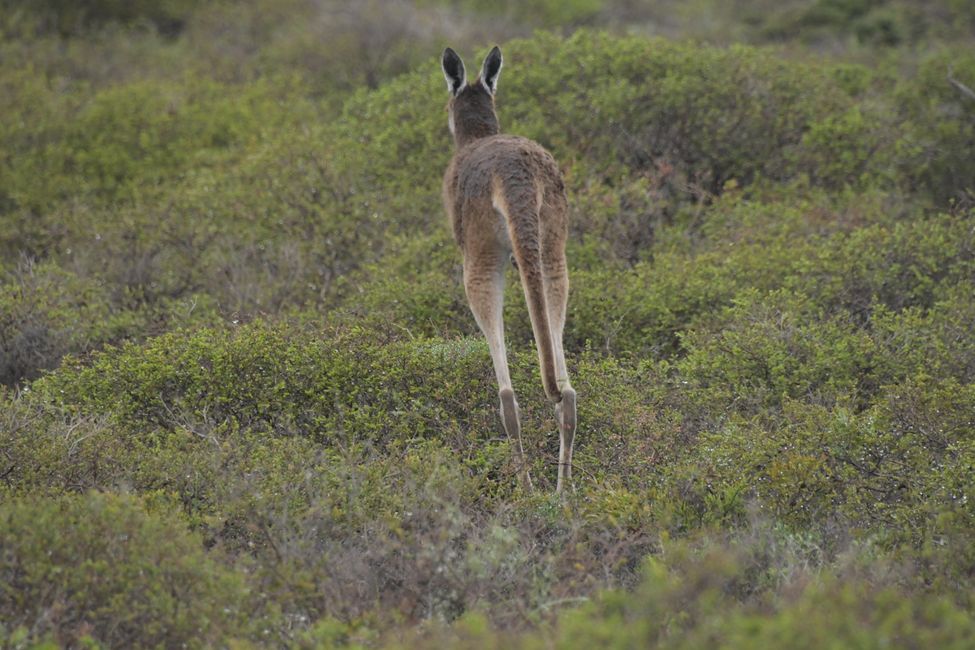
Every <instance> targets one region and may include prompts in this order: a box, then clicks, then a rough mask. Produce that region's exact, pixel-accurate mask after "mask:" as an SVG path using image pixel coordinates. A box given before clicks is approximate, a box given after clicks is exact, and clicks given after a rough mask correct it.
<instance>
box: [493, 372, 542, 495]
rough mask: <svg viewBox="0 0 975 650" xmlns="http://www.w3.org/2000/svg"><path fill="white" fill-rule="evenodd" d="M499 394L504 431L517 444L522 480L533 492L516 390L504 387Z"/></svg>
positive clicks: (516, 450)
mask: <svg viewBox="0 0 975 650" xmlns="http://www.w3.org/2000/svg"><path fill="white" fill-rule="evenodd" d="M498 396H499V397H500V398H501V422H502V424H504V431H505V433H507V434H508V439H509V440H511V441H512V442H513V443H514V445H515V453H516V455H517V460H518V468H519V474H520V476H521V481H522V483H523V484H524V487H525V489H526V490H528V491H529V492H531V491H532V490H533V489H534V486H533V485H532V477H531V474H530V473H529V472H528V462H527V461H526V460H525V450H524V448H523V447H522V446H521V422H520V414H519V412H518V402H517V401H516V400H515V392H514V391H513V390H511V389H510V388H502V389H501V390H500V391H498Z"/></svg>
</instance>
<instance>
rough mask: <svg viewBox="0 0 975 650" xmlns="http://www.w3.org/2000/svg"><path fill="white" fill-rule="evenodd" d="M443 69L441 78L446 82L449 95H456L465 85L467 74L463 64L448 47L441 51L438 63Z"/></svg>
mask: <svg viewBox="0 0 975 650" xmlns="http://www.w3.org/2000/svg"><path fill="white" fill-rule="evenodd" d="M440 66H441V67H442V68H443V76H444V78H445V79H446V80H447V90H449V91H450V94H451V95H456V94H457V93H459V92H460V91H461V89H462V88H463V87H464V84H465V83H467V73H466V72H465V71H464V62H463V61H461V60H460V57H459V56H457V52H454V51H453V50H452V49H450V48H449V47H448V48H447V49H446V50H444V51H443V59H442V60H441V61H440Z"/></svg>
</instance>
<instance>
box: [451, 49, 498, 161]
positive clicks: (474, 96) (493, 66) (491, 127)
mask: <svg viewBox="0 0 975 650" xmlns="http://www.w3.org/2000/svg"><path fill="white" fill-rule="evenodd" d="M441 66H442V67H443V75H444V77H445V78H446V79H447V90H448V91H449V92H450V100H449V101H448V102H447V114H448V116H449V118H448V125H449V126H450V133H451V134H452V135H453V136H454V142H455V143H456V144H457V146H458V147H460V146H463V145H465V144H467V143H468V142H471V141H472V140H476V139H477V138H483V137H486V136H489V135H496V134H497V133H498V132H499V131H500V127H499V126H498V116H497V113H495V112H494V93H495V91H496V90H497V88H498V75H500V74H501V50H500V49H498V47H497V46H495V47H494V48H493V49H492V50H491V52H490V53H489V54H488V55H487V57H485V59H484V63H483V64H482V65H481V74H480V75H478V77H477V79H475V80H474V82H473V83H467V74H466V72H465V70H464V62H463V61H461V60H460V57H459V56H457V53H456V52H454V51H453V50H452V49H450V48H449V47H448V48H447V49H446V50H444V52H443V59H442V61H441Z"/></svg>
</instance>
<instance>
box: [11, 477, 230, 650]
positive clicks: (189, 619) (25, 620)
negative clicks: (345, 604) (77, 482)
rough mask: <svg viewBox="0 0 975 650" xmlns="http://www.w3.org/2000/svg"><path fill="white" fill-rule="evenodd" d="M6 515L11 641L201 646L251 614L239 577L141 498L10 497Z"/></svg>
mask: <svg viewBox="0 0 975 650" xmlns="http://www.w3.org/2000/svg"><path fill="white" fill-rule="evenodd" d="M0 522H2V525H0V548H2V549H3V551H2V553H0V577H2V581H0V583H2V586H0V616H2V619H3V626H4V628H5V629H3V628H0V635H9V636H7V638H6V639H5V642H10V643H12V644H13V645H17V644H22V643H25V642H28V641H40V640H44V639H50V640H52V641H54V642H55V643H57V644H60V645H76V644H86V643H88V644H94V645H104V646H114V647H121V646H131V645H133V644H138V645H148V646H157V645H159V646H177V645H185V646H186V647H205V646H207V645H209V644H211V643H214V642H215V641H217V640H218V639H223V640H225V639H227V638H229V637H230V636H235V635H237V634H238V633H239V632H240V631H241V628H240V627H238V626H240V625H242V624H244V623H245V619H244V617H243V605H244V603H245V602H246V599H247V592H246V590H245V588H244V583H243V581H242V580H241V578H240V576H238V575H236V574H235V573H234V572H232V571H230V570H228V569H226V568H224V567H222V566H221V565H220V563H219V562H217V561H214V559H212V558H210V557H208V555H207V553H205V551H204V549H203V544H202V540H201V539H200V538H199V536H198V535H195V534H193V533H190V532H189V531H187V530H186V528H185V526H184V524H183V523H182V521H180V520H179V519H178V518H177V517H174V516H173V515H171V514H166V513H165V512H146V510H145V509H144V507H143V504H142V503H141V502H140V501H139V500H138V499H134V498H131V497H124V496H118V495H109V494H98V493H91V494H88V495H84V496H72V497H61V498H57V499H52V500H47V499H44V498H38V497H33V498H17V499H13V500H4V502H3V503H2V504H0Z"/></svg>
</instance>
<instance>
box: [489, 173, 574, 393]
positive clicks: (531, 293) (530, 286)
mask: <svg viewBox="0 0 975 650" xmlns="http://www.w3.org/2000/svg"><path fill="white" fill-rule="evenodd" d="M493 190H494V191H493V202H494V207H495V209H497V210H498V211H499V212H501V214H502V215H504V220H505V223H506V224H507V227H508V237H509V239H510V240H511V247H512V251H513V253H514V256H515V261H516V262H517V266H518V272H519V273H520V274H521V285H522V287H523V288H524V290H525V302H526V303H528V314H529V316H530V317H531V322H532V331H533V332H534V334H535V347H536V348H537V349H538V363H539V366H540V367H541V371H542V386H543V387H544V388H545V395H546V396H547V397H548V399H549V400H551V401H552V402H559V401H561V400H562V392H561V391H560V390H559V387H558V382H557V381H556V378H555V347H554V345H553V343H552V328H551V326H550V325H549V319H548V306H547V305H546V299H545V286H544V283H543V280H542V260H541V255H540V242H539V239H540V234H539V228H538V221H539V217H538V215H539V211H540V210H541V207H542V200H543V196H544V195H543V192H542V190H541V188H540V187H537V186H536V185H535V184H534V183H530V182H514V183H503V182H502V181H501V180H500V179H498V178H495V181H494V188H493Z"/></svg>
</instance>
